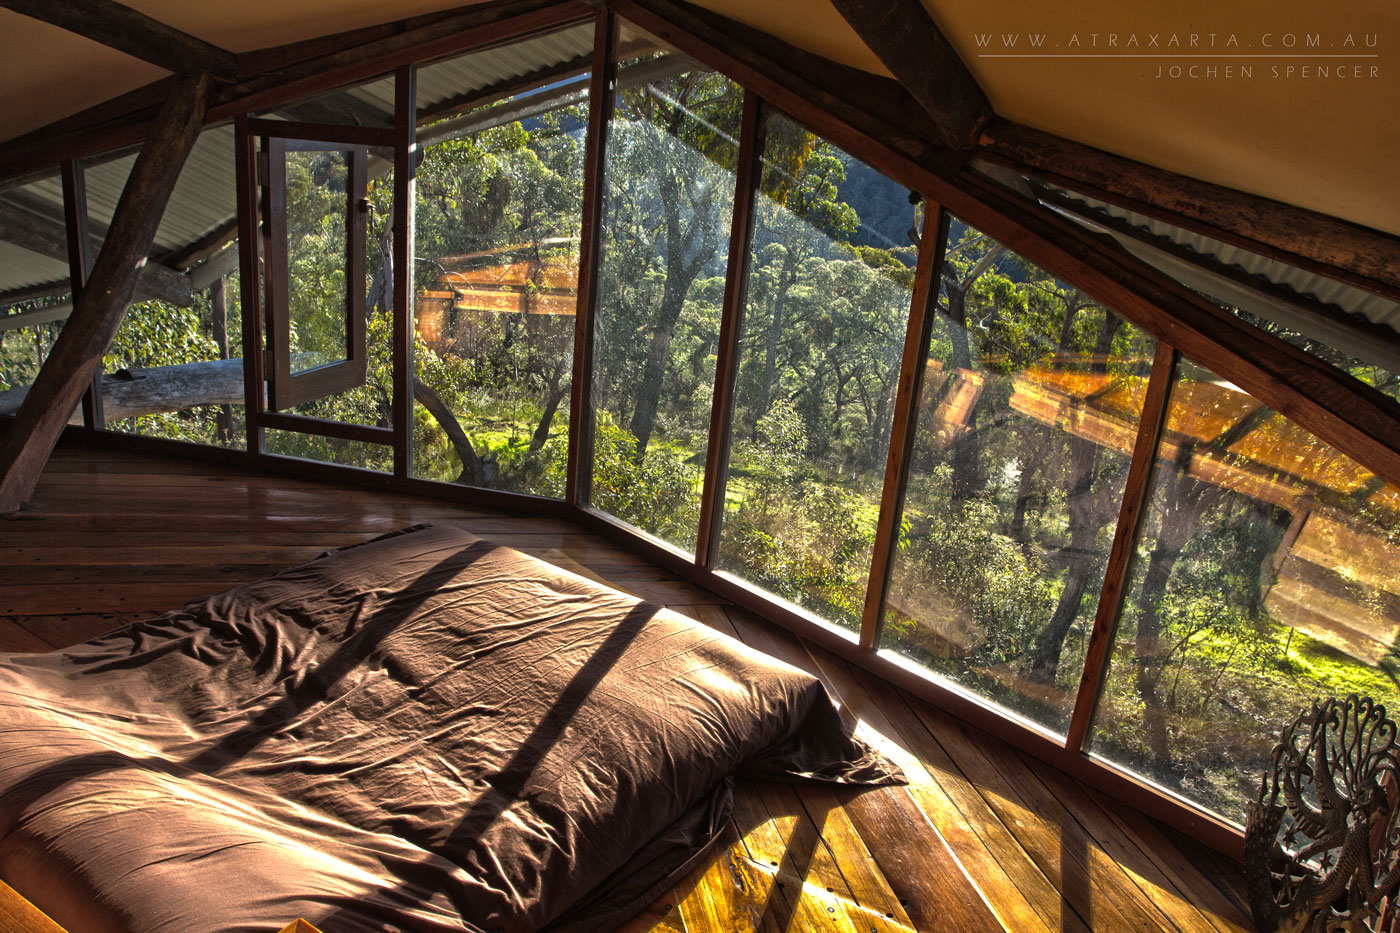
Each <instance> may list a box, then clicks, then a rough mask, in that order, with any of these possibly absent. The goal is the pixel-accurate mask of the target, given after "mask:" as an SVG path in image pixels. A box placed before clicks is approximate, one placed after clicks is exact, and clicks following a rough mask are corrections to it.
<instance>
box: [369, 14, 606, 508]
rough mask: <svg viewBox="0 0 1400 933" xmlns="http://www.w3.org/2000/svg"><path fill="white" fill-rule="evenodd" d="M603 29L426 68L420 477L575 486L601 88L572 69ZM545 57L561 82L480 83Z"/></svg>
mask: <svg viewBox="0 0 1400 933" xmlns="http://www.w3.org/2000/svg"><path fill="white" fill-rule="evenodd" d="M592 39H593V28H592V26H591V25H589V26H583V27H576V28H573V29H568V30H564V31H562V32H559V33H552V34H550V35H548V36H544V37H540V38H537V39H532V40H529V41H526V42H522V43H518V44H516V45H512V46H509V47H505V48H502V49H492V50H488V51H486V52H476V53H472V54H470V55H466V56H460V57H458V58H454V59H450V60H447V61H444V62H439V63H436V64H434V65H428V66H425V67H424V68H422V69H420V70H419V79H418V95H419V100H418V108H419V112H420V113H427V114H429V115H430V116H429V118H428V122H427V123H426V124H425V125H423V126H422V127H421V128H420V130H419V139H420V142H421V143H422V151H423V162H422V164H421V165H420V166H419V169H418V174H417V204H416V208H415V212H416V213H415V217H416V219H415V225H416V226H415V246H414V249H415V255H416V260H415V264H414V276H415V283H416V297H415V307H414V320H415V327H416V330H417V338H416V340H417V343H416V347H415V350H414V358H415V378H416V380H417V383H416V386H415V390H414V399H415V402H414V424H413V473H414V475H415V476H419V477H423V478H426V479H436V480H446V481H458V482H463V483H468V484H471V485H476V486H487V487H491V488H496V489H506V490H511V491H514V492H527V493H535V494H537V495H546V496H555V497H561V496H562V495H563V492H564V468H565V462H566V460H567V453H568V431H569V423H568V422H569V391H570V388H571V385H572V367H573V339H574V321H575V317H576V309H577V304H578V249H579V240H578V237H579V218H580V212H581V210H582V199H583V150H584V136H585V130H586V127H587V123H588V100H587V98H588V87H589V75H588V73H587V71H586V70H583V69H581V68H569V67H567V66H568V65H569V63H570V62H573V61H577V60H579V59H580V58H586V55H587V51H588V50H589V49H590V48H591V46H592ZM527 63H528V67H527ZM537 66H548V68H545V69H544V70H549V71H551V72H552V76H551V77H550V78H548V79H541V80H536V81H534V82H533V83H530V82H526V83H524V84H522V85H520V86H518V87H512V88H511V89H510V90H509V91H508V92H499V93H495V94H486V93H484V91H483V90H482V89H481V88H479V87H478V88H477V90H476V91H475V92H474V91H473V90H472V89H473V87H476V86H477V85H478V84H480V83H481V82H482V79H483V76H485V75H498V74H499V75H510V74H512V73H518V72H520V71H525V72H530V71H534V70H536V69H537ZM509 83H510V82H509V80H507V84H509ZM517 83H519V82H517ZM482 97H484V98H486V99H485V100H481V101H480V102H475V103H474V100H477V99H480V98H482ZM385 274H386V275H387V274H388V273H387V270H386V273H385Z"/></svg>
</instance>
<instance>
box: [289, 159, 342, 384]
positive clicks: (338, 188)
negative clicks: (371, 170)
mask: <svg viewBox="0 0 1400 933" xmlns="http://www.w3.org/2000/svg"><path fill="white" fill-rule="evenodd" d="M350 156H351V154H350V153H349V152H344V151H340V150H337V149H335V148H333V147H332V146H331V145H330V144H325V145H323V146H316V147H314V148H313V147H310V146H307V147H304V148H290V147H289V148H288V150H287V155H286V171H287V267H288V268H287V274H288V278H289V280H290V282H291V284H292V286H293V287H291V288H290V289H289V290H288V291H289V293H290V294H289V295H288V310H289V316H290V319H291V332H290V340H289V346H288V352H289V353H290V357H291V370H292V373H293V374H296V373H301V372H306V371H307V370H311V369H315V368H316V367H318V366H324V365H326V364H327V363H335V362H337V361H339V360H343V359H346V358H347V357H348V355H349V333H348V331H347V328H346V312H345V308H346V303H347V301H348V300H349V299H348V283H347V281H346V275H345V269H346V261H345V255H346V249H347V242H348V238H347V231H348V226H349V218H348V216H347V207H346V192H347V190H348V188H349V184H350V180H349V174H348V170H349V160H350Z"/></svg>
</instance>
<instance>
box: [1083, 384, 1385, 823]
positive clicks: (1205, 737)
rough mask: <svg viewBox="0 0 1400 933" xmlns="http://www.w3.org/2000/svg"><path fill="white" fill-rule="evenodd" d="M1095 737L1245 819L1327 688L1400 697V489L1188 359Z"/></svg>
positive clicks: (1335, 692) (1102, 748) (1106, 748)
mask: <svg viewBox="0 0 1400 933" xmlns="http://www.w3.org/2000/svg"><path fill="white" fill-rule="evenodd" d="M1148 503H1149V508H1148V511H1147V513H1146V515H1145V517H1144V525H1143V533H1142V536H1141V540H1140V542H1139V544H1138V548H1137V551H1136V553H1135V555H1134V559H1133V566H1132V568H1131V571H1130V574H1131V576H1130V582H1129V586H1128V587H1127V589H1126V594H1125V596H1124V600H1123V610H1122V617H1121V619H1120V621H1119V624H1118V634H1117V643H1116V645H1115V647H1114V654H1113V659H1112V664H1111V667H1110V670H1109V676H1108V679H1107V681H1106V683H1105V686H1104V692H1103V695H1102V697H1101V699H1100V701H1099V705H1098V712H1097V716H1096V718H1095V721H1094V725H1093V729H1092V732H1091V736H1090V739H1091V742H1092V746H1091V750H1092V752H1093V753H1094V754H1095V755H1098V756H1102V757H1103V758H1106V759H1108V760H1110V761H1113V762H1115V763H1117V764H1120V765H1123V766H1125V767H1128V768H1130V769H1132V770H1134V771H1136V772H1138V773H1139V774H1142V775H1144V776H1146V777H1148V778H1151V779H1152V780H1153V781H1155V782H1157V783H1159V784H1160V785H1162V786H1164V787H1166V788H1167V789H1169V790H1171V791H1173V792H1175V793H1178V794H1181V795H1183V796H1185V797H1187V798H1189V799H1190V800H1192V801H1194V802H1196V803H1198V804H1201V805H1203V806H1205V807H1207V808H1209V809H1211V810H1214V811H1216V812H1218V813H1220V814H1222V815H1224V816H1226V817H1227V818H1229V819H1233V820H1237V821H1243V819H1244V806H1245V802H1246V801H1247V800H1250V799H1253V796H1254V794H1255V793H1256V791H1257V789H1258V783H1259V774H1260V773H1261V772H1262V771H1263V769H1264V768H1265V767H1266V766H1267V765H1268V763H1269V756H1270V752H1271V750H1272V749H1273V746H1274V744H1275V743H1276V742H1277V741H1278V738H1279V733H1280V731H1281V730H1282V729H1283V727H1284V726H1285V725H1286V724H1287V723H1288V722H1289V721H1291V720H1292V719H1293V717H1294V716H1296V715H1297V714H1298V713H1299V712H1301V711H1302V710H1303V708H1304V707H1306V706H1307V705H1308V704H1309V703H1311V701H1312V700H1313V699H1314V698H1320V697H1330V696H1336V697H1345V696H1346V695H1347V694H1348V693H1352V692H1355V693H1358V694H1362V695H1368V694H1369V695H1370V696H1372V697H1374V698H1375V699H1376V700H1377V701H1379V702H1383V703H1385V704H1386V706H1387V707H1388V708H1389V709H1391V710H1396V709H1397V708H1400V707H1397V703H1400V689H1397V682H1396V677H1397V676H1400V666H1397V660H1396V659H1397V655H1396V651H1395V647H1394V646H1395V639H1396V635H1397V633H1400V544H1397V540H1400V488H1397V487H1396V486H1394V485H1392V484H1389V483H1386V482H1384V481H1383V480H1381V479H1380V478H1379V477H1377V476H1375V475H1374V474H1373V473H1371V472H1370V471H1369V470H1367V469H1365V468H1364V467H1362V466H1361V465H1360V464H1359V463H1357V462H1356V461H1354V460H1352V459H1351V458H1350V457H1348V456H1346V455H1345V454H1343V453H1341V452H1340V451H1338V450H1337V449H1335V448H1334V447H1332V446H1331V445H1329V444H1327V443H1326V442H1324V441H1322V440H1320V439H1318V438H1317V437H1315V436H1313V435H1312V434H1311V433H1309V432H1308V431H1306V430H1304V429H1303V428H1301V427H1299V426H1298V425H1297V424H1294V423H1293V422H1291V421H1289V420H1287V419H1285V418H1284V417H1283V416H1282V415H1280V414H1278V413H1277V412H1274V411H1272V410H1271V409H1269V408H1268V407H1267V406H1265V405H1262V404H1261V403H1260V402H1259V401H1258V400H1256V399H1254V398H1253V397H1251V396H1250V395H1249V394H1247V393H1246V392H1244V391H1242V390H1241V389H1239V388H1238V387H1237V386H1235V385H1233V384H1231V383H1230V382H1228V381H1226V380H1224V379H1221V378H1219V377H1218V376H1216V375H1215V374H1213V373H1211V372H1210V371H1208V370H1206V369H1204V368H1202V367H1200V366H1197V365H1195V364H1193V363H1190V362H1186V361H1184V362H1183V363H1182V364H1181V365H1180V366H1179V367H1178V374H1177V378H1176V381H1175V383H1174V386H1173V389H1172V394H1171V400H1170V408H1169V409H1168V416H1167V424H1166V427H1165V430H1164V432H1163V436H1162V441H1161V444H1160V446H1159V447H1158V450H1157V459H1156V463H1155V466H1154V469H1153V477H1152V483H1151V489H1150V498H1149V500H1148Z"/></svg>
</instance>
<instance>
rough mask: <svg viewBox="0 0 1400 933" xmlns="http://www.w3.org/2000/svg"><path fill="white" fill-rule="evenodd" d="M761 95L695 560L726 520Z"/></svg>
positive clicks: (710, 548) (739, 210)
mask: <svg viewBox="0 0 1400 933" xmlns="http://www.w3.org/2000/svg"><path fill="white" fill-rule="evenodd" d="M762 105H763V101H762V100H761V99H760V98H759V96H758V95H757V94H755V93H754V92H753V91H745V92H744V122H743V127H742V129H741V130H740V133H739V158H738V164H737V165H736V166H735V171H734V220H733V222H732V223H731V224H730V226H729V262H728V265H727V267H726V269H725V274H724V307H723V309H722V310H721V312H720V319H719V349H718V350H717V351H716V360H715V392H714V400H713V404H712V408H711V411H710V438H709V447H708V448H707V450H706V453H705V485H704V487H703V490H702V492H701V494H700V528H699V530H698V533H697V534H696V537H695V563H696V564H697V565H699V566H701V567H707V568H708V567H713V566H714V562H715V555H716V554H717V553H718V550H719V535H720V525H721V524H722V523H723V521H724V489H725V485H726V481H727V479H728V477H727V476H726V475H725V474H726V472H727V471H728V469H729V428H730V421H731V420H732V418H733V414H734V378H735V375H736V374H737V373H738V371H739V330H740V328H741V327H742V326H743V322H744V299H745V294H744V286H745V281H744V279H745V271H746V270H747V269H748V265H749V243H750V242H751V240H752V232H753V208H754V199H755V198H757V197H758V183H759V180H760V174H761V169H760V167H759V158H760V156H761V155H762V153H763V130H764V122H763V114H762V110H763V107H762Z"/></svg>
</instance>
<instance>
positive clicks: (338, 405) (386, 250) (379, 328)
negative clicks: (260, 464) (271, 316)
mask: <svg viewBox="0 0 1400 933" xmlns="http://www.w3.org/2000/svg"><path fill="white" fill-rule="evenodd" d="M321 154H324V153H321ZM334 155H336V156H338V157H339V158H340V159H341V167H342V170H343V168H344V161H343V160H344V157H345V153H343V152H341V153H334ZM290 157H291V153H288V159H289V168H288V175H289V177H288V188H289V197H290V187H291V178H290V174H291V172H290ZM367 165H368V172H367V173H366V174H367V176H368V191H367V200H368V205H367V209H366V212H365V215H364V216H365V223H366V235H365V269H366V274H365V282H364V283H363V287H364V288H365V292H366V295H365V298H364V303H365V314H366V320H365V378H364V381H363V382H361V383H359V384H358V385H354V386H351V387H350V388H348V389H345V390H343V391H340V392H333V393H329V394H326V395H323V396H321V397H320V398H316V399H312V400H311V401H309V402H304V403H302V404H301V405H296V406H294V407H292V408H288V409H286V411H287V412H288V413H290V414H294V415H305V416H306V417H309V418H320V419H323V420H326V421H339V422H342V423H345V424H361V425H369V426H373V427H382V428H387V427H390V426H392V423H393V421H392V414H393V408H394V406H393V399H394V381H393V347H394V336H393V319H392V315H391V314H390V313H389V312H390V311H391V310H392V307H393V297H394V284H393V255H392V253H393V227H392V221H393V213H394V170H393V165H394V159H393V152H392V151H390V150H386V149H371V150H369V161H368V163H367ZM336 197H337V198H338V199H339V200H338V202H337V203H340V204H342V205H343V204H344V203H345V193H344V191H341V192H340V193H339V194H337V195H336ZM290 215H291V210H290V208H289V209H288V239H289V241H290V239H291V226H292V221H291V217H290ZM342 216H343V215H342ZM339 226H340V231H341V235H342V237H343V233H344V224H343V223H342V224H340V225H339ZM343 243H344V241H343V239H342V240H341V243H340V244H338V245H339V248H340V249H341V252H340V253H339V254H338V257H331V256H322V257H312V256H310V255H309V253H310V252H311V251H312V249H314V244H313V245H312V246H308V247H307V253H308V255H307V257H306V258H307V262H306V263H305V264H304V265H302V266H301V267H300V274H302V275H305V276H306V278H305V279H304V280H298V278H297V275H298V267H297V266H295V265H293V266H291V269H292V274H291V278H290V281H289V286H290V287H289V294H290V298H291V305H292V309H293V318H292V320H293V328H292V329H293V344H292V346H293V356H292V360H293V364H292V372H293V373H295V372H298V371H300V370H306V369H311V368H314V367H313V366H312V365H311V364H312V363H313V362H314V359H313V358H312V357H311V355H310V354H307V353H305V352H301V351H299V350H298V349H297V344H296V342H295V341H296V340H297V339H298V334H299V333H300V334H303V335H305V334H311V333H312V332H311V331H301V330H300V329H299V328H298V326H297V324H296V316H295V315H296V308H297V292H298V291H300V290H302V287H303V285H302V283H303V282H304V283H305V284H306V285H308V286H310V287H311V288H312V290H313V292H314V289H315V286H316V283H318V282H323V281H329V282H332V283H335V284H338V285H339V286H340V288H341V291H340V293H339V295H338V296H337V297H338V299H339V300H340V301H341V302H343V301H344V294H345V293H344V282H345V271H346V270H345V252H344V245H343ZM289 253H290V249H289ZM337 261H338V263H339V265H338V266H337V265H335V264H334V263H335V262H337ZM305 304H307V305H310V307H311V312H310V313H311V314H313V315H318V316H319V317H320V318H321V320H322V321H323V322H327V323H329V322H330V318H331V317H332V316H333V313H334V311H335V309H333V308H332V307H330V303H329V301H326V302H319V301H310V300H308V301H307V302H306V303H305ZM346 323H347V322H346V313H345V306H344V304H343V303H342V304H341V305H340V308H339V318H338V320H337V321H336V322H335V323H334V324H332V327H333V328H334V329H335V332H336V338H335V339H337V340H339V341H340V349H339V352H340V353H342V354H344V353H345V349H346V346H347V337H346V332H345V325H346ZM322 333H324V331H323V332H322ZM303 346H304V344H303ZM321 362H334V360H333V359H322V360H321ZM316 365H320V364H319V363H317V364H316ZM333 462H340V461H333Z"/></svg>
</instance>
